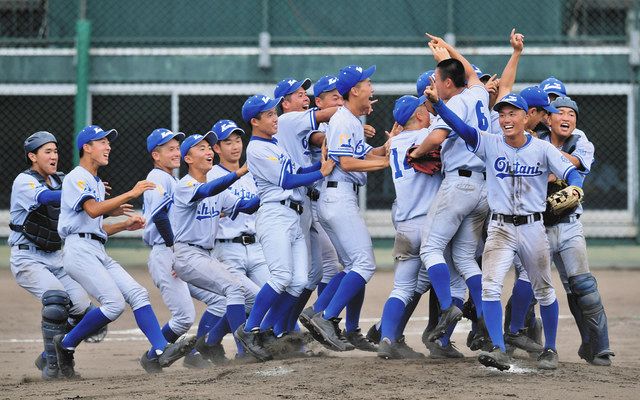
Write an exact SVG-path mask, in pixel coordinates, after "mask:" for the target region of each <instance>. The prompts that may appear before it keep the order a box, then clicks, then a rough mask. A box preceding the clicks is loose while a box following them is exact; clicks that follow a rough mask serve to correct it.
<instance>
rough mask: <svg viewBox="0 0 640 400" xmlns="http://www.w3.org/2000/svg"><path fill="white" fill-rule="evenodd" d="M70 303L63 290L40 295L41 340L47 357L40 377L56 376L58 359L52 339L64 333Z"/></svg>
mask: <svg viewBox="0 0 640 400" xmlns="http://www.w3.org/2000/svg"><path fill="white" fill-rule="evenodd" d="M70 303H71V301H70V300H69V295H67V292H65V291H63V290H48V291H46V292H44V294H43V295H42V306H43V307H42V339H43V341H44V351H45V354H46V356H47V357H46V358H47V363H46V366H45V367H44V369H43V370H42V376H43V377H45V378H56V377H57V376H58V357H57V356H56V349H55V346H54V345H53V337H54V336H56V335H60V334H63V335H64V334H65V333H66V326H67V318H68V317H69V304H70Z"/></svg>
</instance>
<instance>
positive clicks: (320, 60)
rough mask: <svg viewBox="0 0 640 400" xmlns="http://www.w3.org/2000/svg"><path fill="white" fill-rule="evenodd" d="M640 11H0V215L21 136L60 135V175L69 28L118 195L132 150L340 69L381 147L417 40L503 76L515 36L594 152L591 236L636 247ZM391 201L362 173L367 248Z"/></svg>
mask: <svg viewBox="0 0 640 400" xmlns="http://www.w3.org/2000/svg"><path fill="white" fill-rule="evenodd" d="M638 3H639V2H638V1H631V0H629V1H624V0H620V1H613V0H612V1H595V0H593V1H592V0H575V1H564V2H558V1H555V0H541V1H538V2H528V1H524V0H523V1H512V2H510V3H509V7H508V9H505V8H506V7H505V3H504V2H502V1H497V0H485V1H479V2H467V1H453V0H450V1H435V0H433V1H424V0H423V1H418V0H404V1H381V0H380V1H379V0H370V1H349V2H343V1H333V0H327V1H324V2H322V4H318V3H317V2H311V1H307V0H303V1H293V0H271V1H266V0H265V1H260V0H236V1H211V0H208V1H207V0H192V1H189V2H176V1H171V0H155V1H150V0H149V1H146V0H137V1H124V0H100V1H98V0H87V1H71V0H69V1H63V0H12V1H10V0H4V1H0V70H2V71H3V76H0V104H1V105H2V107H1V108H0V130H1V133H2V135H3V136H4V137H5V138H8V143H7V149H8V151H7V152H5V154H6V155H5V157H3V162H2V168H0V187H1V188H2V190H0V209H4V210H6V209H7V208H8V205H9V196H10V187H11V182H12V180H13V178H14V177H15V176H16V175H17V174H18V173H19V172H20V171H21V170H23V169H24V168H25V167H26V164H25V160H24V155H23V153H22V141H23V140H24V138H25V137H26V136H28V135H29V134H30V133H32V132H35V131H37V130H49V131H51V132H53V133H54V134H56V135H57V136H58V138H59V148H60V169H61V170H65V171H68V170H70V169H71V168H72V164H73V157H72V153H73V145H72V141H73V133H74V131H75V130H76V128H75V126H74V96H75V93H76V72H77V71H76V64H75V60H76V50H75V47H74V45H75V40H76V39H75V35H76V21H77V20H78V18H79V16H81V15H84V16H86V19H87V20H88V21H90V23H91V50H90V52H89V56H90V71H89V87H88V92H89V98H88V101H87V104H86V114H87V118H86V122H87V123H88V122H91V123H94V124H98V125H100V126H102V127H104V128H116V129H117V130H118V131H119V132H120V137H119V138H118V141H117V142H116V143H114V146H113V151H112V155H111V157H110V164H109V166H107V167H106V168H104V170H103V171H102V176H103V179H105V180H108V181H109V182H110V183H111V184H112V186H113V189H114V193H121V192H123V191H125V190H127V189H128V188H130V187H131V186H132V185H133V184H134V183H135V182H136V181H137V180H139V179H142V178H144V176H145V175H146V173H147V172H148V170H149V169H150V167H151V162H150V160H149V158H148V155H147V154H146V151H145V145H144V143H145V139H146V136H147V135H148V134H149V133H150V132H151V131H152V130H153V129H155V128H157V127H167V128H170V129H172V130H180V131H183V132H185V133H187V134H191V133H195V132H204V131H206V130H208V129H209V128H210V127H211V125H212V124H213V123H214V122H215V121H216V120H218V119H220V118H231V119H234V120H236V121H237V122H239V123H240V125H241V126H243V125H244V124H243V123H242V122H241V118H240V109H241V106H242V103H243V102H244V100H245V99H246V97H247V96H248V95H250V94H254V93H265V94H268V95H271V94H272V93H273V87H274V86H275V83H276V82H277V81H278V80H280V79H282V78H285V77H288V76H294V77H297V78H302V77H309V78H311V79H317V78H319V77H320V76H322V75H326V74H332V73H333V74H335V73H336V72H337V70H338V69H339V68H340V67H341V66H343V65H347V64H351V63H357V64H361V65H365V66H368V65H370V64H377V65H378V71H377V73H376V75H375V76H374V87H375V88H376V97H377V98H379V102H378V103H377V104H376V106H375V111H374V112H373V113H372V114H371V115H370V116H369V117H368V121H367V122H368V123H369V124H371V125H373V126H374V127H375V128H376V129H377V131H378V135H377V136H376V137H375V138H373V139H372V140H371V144H372V145H379V144H381V143H383V142H384V140H385V136H384V131H385V129H389V127H390V126H391V125H392V122H393V121H392V114H391V111H392V108H393V102H394V101H395V99H396V98H397V97H398V96H400V95H403V94H414V92H415V84H414V82H415V79H416V78H417V76H418V75H419V74H420V73H421V72H423V71H424V70H426V69H429V68H432V67H433V66H434V65H435V63H434V62H433V60H432V59H430V58H429V57H428V52H427V50H426V48H425V46H424V43H425V40H424V39H423V34H424V31H426V30H428V31H430V32H433V33H435V34H437V35H440V36H444V37H446V38H447V40H449V41H453V42H455V43H456V46H458V47H460V48H461V50H462V51H463V53H464V54H465V55H467V56H469V58H470V59H471V61H472V62H474V63H476V64H478V65H479V66H481V67H482V68H483V69H485V68H486V69H487V70H489V71H491V72H495V73H500V71H501V70H502V68H503V67H504V64H505V63H506V61H507V58H508V56H509V54H510V53H511V49H510V47H509V44H508V32H509V31H510V30H511V28H512V27H513V26H516V27H518V31H520V32H523V33H524V34H525V36H526V39H525V43H526V47H525V52H524V56H523V59H522V61H521V63H520V68H519V73H518V80H517V82H518V86H517V87H518V88H522V87H523V85H524V84H525V83H526V84H535V83H537V82H539V81H541V80H542V79H544V78H546V77H547V76H549V75H555V76H557V77H558V78H560V79H562V80H563V81H564V82H565V84H566V85H567V89H568V92H569V95H571V96H572V97H573V98H574V99H575V100H576V101H577V102H578V104H579V106H580V116H579V119H578V128H580V129H582V130H584V131H585V132H586V134H587V135H588V136H589V139H590V140H591V141H592V142H593V143H594V145H595V148H596V162H595V163H594V165H593V168H592V172H591V174H590V175H589V177H588V178H587V181H586V185H585V192H586V195H587V199H588V202H587V203H586V204H585V208H586V209H587V210H588V212H587V213H585V216H584V221H585V227H586V230H587V234H588V235H590V236H597V237H603V236H604V237H636V232H637V229H636V226H637V224H636V220H637V217H636V215H637V213H636V209H637V202H638V189H637V184H636V182H637V179H636V177H637V171H638V162H637V146H638V144H637V143H638V140H637V139H638V134H637V126H638V112H637V107H638V102H637V100H636V99H637V87H638V86H637V82H638V79H637V78H638V66H637V65H636V64H640V60H636V61H634V57H635V53H636V52H637V46H635V45H634V43H636V42H634V40H636V35H637V31H638V29H637V28H638V22H637V19H638V10H639V9H640V7H639V6H638ZM318 7H322V12H320V11H318ZM265 32H266V33H268V35H266V36H265ZM261 33H262V39H260V37H261ZM639 37H640V36H639ZM245 128H246V126H245ZM182 172H184V171H182ZM394 197H395V193H394V189H393V183H392V181H391V176H390V173H389V171H380V172H376V173H371V174H369V184H368V186H367V190H366V191H363V194H362V198H361V203H362V206H363V209H365V210H366V213H367V214H366V215H367V217H368V221H369V222H371V224H370V225H371V227H372V232H373V233H374V235H377V236H390V235H391V234H392V232H393V231H392V228H391V225H390V215H389V209H390V206H391V203H392V201H393V199H394ZM139 205H140V204H139V203H136V206H139ZM3 212H4V211H3ZM1 213H2V212H0V214H1ZM4 213H5V214H6V212H4ZM0 219H2V218H0ZM4 233H6V231H0V234H4Z"/></svg>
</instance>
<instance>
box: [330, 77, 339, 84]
mask: <svg viewBox="0 0 640 400" xmlns="http://www.w3.org/2000/svg"><path fill="white" fill-rule="evenodd" d="M336 82H338V78H329V85H333V84H334V83H336Z"/></svg>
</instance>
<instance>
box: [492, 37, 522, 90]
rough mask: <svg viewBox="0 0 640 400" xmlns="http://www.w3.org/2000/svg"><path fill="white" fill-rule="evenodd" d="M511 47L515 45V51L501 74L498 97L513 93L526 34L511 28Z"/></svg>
mask: <svg viewBox="0 0 640 400" xmlns="http://www.w3.org/2000/svg"><path fill="white" fill-rule="evenodd" d="M509 42H510V43H511V47H513V53H511V58H509V61H508V62H507V65H505V66H504V70H502V75H501V76H500V86H499V88H498V96H497V98H498V99H501V98H503V97H504V96H506V95H507V94H508V93H511V89H512V88H513V85H514V83H515V82H516V73H517V72H518V62H520V55H521V54H522V50H523V49H524V35H523V34H521V33H516V29H515V28H513V29H512V30H511V36H510V38H509Z"/></svg>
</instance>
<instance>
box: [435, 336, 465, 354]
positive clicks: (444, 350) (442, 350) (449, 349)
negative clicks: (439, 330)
mask: <svg viewBox="0 0 640 400" xmlns="http://www.w3.org/2000/svg"><path fill="white" fill-rule="evenodd" d="M431 344H432V347H431V348H430V349H429V358H434V359H445V358H464V354H462V353H461V352H460V351H458V349H457V348H456V346H454V345H453V343H452V342H449V343H448V344H447V345H446V346H443V345H442V344H441V343H440V341H439V340H436V341H435V342H431Z"/></svg>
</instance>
